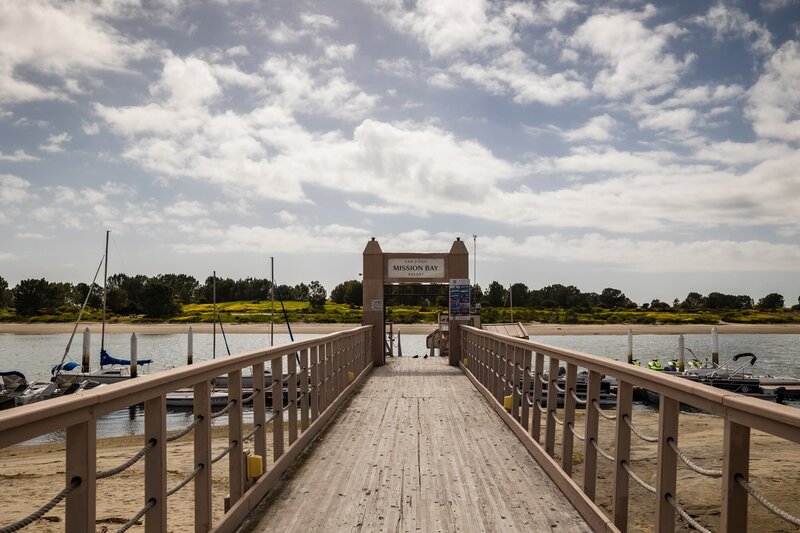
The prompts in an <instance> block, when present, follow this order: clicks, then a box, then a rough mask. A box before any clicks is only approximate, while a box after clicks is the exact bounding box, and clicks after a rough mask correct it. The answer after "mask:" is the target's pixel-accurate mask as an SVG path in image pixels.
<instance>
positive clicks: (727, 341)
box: [0, 333, 800, 440]
mask: <svg viewBox="0 0 800 533" xmlns="http://www.w3.org/2000/svg"><path fill="white" fill-rule="evenodd" d="M314 337H316V335H295V340H306V339H311V338H314ZM684 338H685V346H686V347H687V348H690V349H691V350H692V351H694V353H695V354H696V355H697V357H698V358H699V359H701V360H703V359H707V358H708V359H710V358H711V336H710V335H685V336H684ZM68 339H69V335H68V334H58V335H14V334H0V370H20V371H22V372H23V373H24V374H25V375H26V377H27V378H28V380H29V381H33V380H47V379H49V378H50V369H51V368H52V366H53V365H55V364H57V363H58V362H59V361H60V359H61V356H62V355H63V353H64V349H65V347H66V344H67V341H68ZM137 339H138V354H139V359H153V364H152V365H150V368H149V370H148V371H147V372H148V373H153V372H158V371H162V370H167V369H170V368H175V367H178V366H182V365H184V364H186V351H187V336H186V334H185V333H182V334H169V335H164V334H156V335H146V334H141V335H137ZM227 340H228V346H229V347H230V351H231V353H233V354H236V353H241V352H245V351H250V350H256V349H263V348H266V347H268V346H269V335H268V334H232V335H228V336H227ZM531 340H533V341H536V342H539V343H542V344H550V345H553V346H559V347H563V348H570V349H574V350H578V351H582V352H586V353H590V354H595V355H600V356H604V357H609V358H612V359H617V360H625V359H626V356H627V346H628V340H627V337H626V336H625V335H573V336H538V337H532V338H531ZM212 342H213V339H212V335H211V334H195V335H194V361H195V362H201V361H207V360H210V359H212ZM288 342H290V339H289V336H288V335H275V345H281V344H286V343H288ZM401 344H402V351H403V355H404V356H411V355H415V354H418V355H424V354H425V353H426V352H427V350H426V349H425V335H402V336H401ZM82 346H83V340H82V338H81V337H80V336H77V337H76V339H75V341H73V346H72V348H71V350H70V356H69V357H68V360H72V361H75V362H80V359H81V352H82ZM106 347H107V350H108V352H109V353H110V354H111V355H113V356H116V357H121V358H127V357H129V354H130V335H129V334H111V335H106ZM719 348H720V361H721V362H724V361H726V360H727V359H729V358H730V357H732V356H733V355H735V354H737V353H741V352H752V353H754V354H756V356H757V357H758V362H757V363H756V365H755V368H754V371H755V373H756V374H769V375H773V376H788V377H794V378H800V335H740V334H736V335H734V334H730V335H720V336H719ZM677 350H678V336H677V335H637V336H635V337H634V357H636V358H638V359H640V360H642V361H646V360H649V359H652V358H659V359H661V360H662V361H666V360H667V359H669V358H672V357H677ZM99 351H100V336H99V335H93V336H92V347H91V353H92V355H93V357H94V358H95V359H93V361H92V366H93V368H94V367H95V366H96V365H97V359H96V357H97V354H98V353H99ZM395 351H397V348H396V347H395ZM216 354H217V357H225V356H226V355H227V351H226V349H225V343H224V340H223V339H222V337H221V335H219V334H218V335H217V352H216ZM284 364H285V363H284ZM245 416H246V417H248V416H251V414H250V413H246V414H245ZM191 419H192V415H191V412H187V411H179V410H178V411H173V412H170V413H169V414H168V416H167V425H168V427H169V428H170V429H176V428H180V427H182V426H184V425H186V424H188V423H189V422H191ZM215 423H216V424H222V425H224V424H225V423H226V421H225V417H220V418H218V419H216V420H215ZM142 428H143V416H141V409H140V408H131V409H126V410H124V411H118V412H115V413H111V414H109V415H106V416H104V417H102V419H100V420H99V421H98V425H97V432H98V436H100V437H107V436H120V435H135V434H139V433H141V432H142ZM60 438H63V433H62V432H56V433H53V434H51V435H48V436H47V437H45V438H44V440H56V439H60Z"/></svg>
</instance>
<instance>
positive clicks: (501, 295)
mask: <svg viewBox="0 0 800 533" xmlns="http://www.w3.org/2000/svg"><path fill="white" fill-rule="evenodd" d="M506 295H507V291H506V288H505V287H503V286H502V285H501V284H500V282H498V281H493V282H491V283H490V284H489V289H488V290H487V291H486V295H485V301H486V305H488V306H490V307H502V306H503V302H505V300H506Z"/></svg>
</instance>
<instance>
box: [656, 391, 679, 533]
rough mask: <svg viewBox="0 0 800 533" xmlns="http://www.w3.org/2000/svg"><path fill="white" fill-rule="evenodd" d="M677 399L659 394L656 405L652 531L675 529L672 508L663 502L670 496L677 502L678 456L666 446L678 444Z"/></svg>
mask: <svg viewBox="0 0 800 533" xmlns="http://www.w3.org/2000/svg"><path fill="white" fill-rule="evenodd" d="M679 414H680V402H679V401H678V400H675V399H673V398H670V397H669V396H667V395H665V394H662V395H661V399H660V400H659V408H658V474H657V476H656V498H657V500H656V531H657V532H660V533H664V532H666V531H670V532H671V531H674V530H675V509H674V508H673V507H672V505H671V504H670V503H669V501H667V496H668V495H671V496H672V497H673V498H675V500H676V501H677V499H678V496H677V495H676V494H675V485H676V478H677V468H678V456H677V454H676V453H675V450H673V449H672V447H671V446H670V445H669V443H668V441H669V439H672V440H673V441H674V442H675V444H676V445H677V444H678V416H679Z"/></svg>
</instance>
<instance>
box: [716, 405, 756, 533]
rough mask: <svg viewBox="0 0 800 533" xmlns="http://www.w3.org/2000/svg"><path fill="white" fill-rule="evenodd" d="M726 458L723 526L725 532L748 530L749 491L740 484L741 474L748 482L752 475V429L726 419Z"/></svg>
mask: <svg viewBox="0 0 800 533" xmlns="http://www.w3.org/2000/svg"><path fill="white" fill-rule="evenodd" d="M724 439H725V440H724V443H723V446H724V448H723V459H722V461H723V462H722V524H721V529H720V530H721V531H729V532H734V533H736V532H739V531H747V503H748V498H749V496H748V494H747V491H746V490H745V489H744V487H742V486H741V485H739V483H737V481H736V475H737V474H740V475H741V476H743V477H744V479H745V480H747V478H748V476H749V473H750V428H749V427H747V426H742V425H739V424H737V423H736V422H732V421H731V420H730V419H728V418H726V419H725V437H724Z"/></svg>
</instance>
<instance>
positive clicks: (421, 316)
mask: <svg viewBox="0 0 800 533" xmlns="http://www.w3.org/2000/svg"><path fill="white" fill-rule="evenodd" d="M284 306H285V307H286V312H287V314H288V315H289V321H290V322H309V323H358V322H360V321H361V307H351V306H349V305H345V304H335V303H333V302H328V303H326V304H325V309H324V310H323V311H314V310H312V309H310V308H309V306H308V303H307V302H284ZM271 308H272V304H271V302H269V301H260V302H224V303H220V304H217V309H218V312H219V314H220V318H221V319H222V321H223V322H225V323H243V324H244V323H249V322H267V321H269V316H270V313H271ZM439 311H440V310H439V309H438V308H435V307H417V306H391V307H389V308H388V309H387V320H390V321H392V322H397V323H403V324H413V323H433V322H436V315H437V313H438V312H439ZM213 312H214V311H213V305H212V304H189V305H185V306H183V312H182V313H181V314H180V315H178V316H174V317H170V318H164V319H151V318H145V317H141V316H115V315H110V316H109V321H110V322H172V323H184V322H186V323H193V322H211V317H212V316H213ZM275 313H276V315H275V321H278V322H280V321H283V314H282V312H281V307H280V303H276V304H275ZM77 316H78V314H77V309H62V310H61V312H60V313H58V314H46V315H39V316H35V317H30V318H26V317H20V316H17V315H16V314H14V313H13V312H12V311H10V310H8V309H3V310H0V321H3V322H32V323H36V322H72V321H74V320H75V319H76V318H77ZM481 316H482V319H483V321H484V322H509V321H511V312H510V310H509V309H500V308H488V307H485V308H484V309H483V312H482V313H481ZM100 318H101V313H100V311H98V310H96V309H87V310H86V311H85V312H84V315H83V320H84V321H99V320H100ZM514 321H516V322H544V323H557V324H716V323H719V322H732V323H740V324H787V323H788V324H798V323H800V312H798V311H790V310H779V311H764V310H758V309H750V310H746V311H722V312H712V311H682V310H679V311H674V310H668V311H640V310H607V309H594V310H591V311H581V310H569V309H568V310H564V309H545V310H533V309H523V308H516V309H514Z"/></svg>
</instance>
